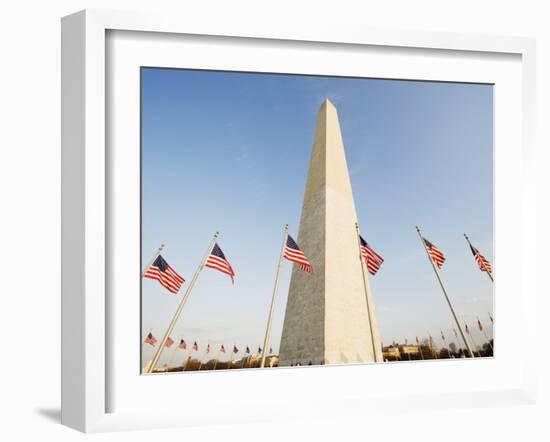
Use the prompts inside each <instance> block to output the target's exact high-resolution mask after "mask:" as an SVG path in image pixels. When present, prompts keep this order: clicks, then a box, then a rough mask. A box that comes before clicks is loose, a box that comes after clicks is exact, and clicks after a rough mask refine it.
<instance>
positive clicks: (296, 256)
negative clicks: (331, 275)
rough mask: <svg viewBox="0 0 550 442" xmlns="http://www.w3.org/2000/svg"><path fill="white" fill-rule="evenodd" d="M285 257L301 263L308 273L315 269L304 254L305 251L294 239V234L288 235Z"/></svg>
mask: <svg viewBox="0 0 550 442" xmlns="http://www.w3.org/2000/svg"><path fill="white" fill-rule="evenodd" d="M283 257H284V258H286V259H288V260H289V261H292V262H295V263H296V264H299V265H300V268H301V269H302V270H304V271H306V272H308V273H311V272H312V271H313V267H312V266H311V264H310V262H309V261H308V259H307V257H306V255H304V252H302V251H301V250H300V247H298V244H296V241H294V239H292V236H290V235H287V236H286V244H285V251H284V253H283Z"/></svg>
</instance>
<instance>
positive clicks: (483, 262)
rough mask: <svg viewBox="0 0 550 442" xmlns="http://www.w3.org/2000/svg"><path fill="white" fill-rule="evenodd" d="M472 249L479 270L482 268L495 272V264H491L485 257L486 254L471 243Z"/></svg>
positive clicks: (482, 269) (483, 270) (485, 270)
mask: <svg viewBox="0 0 550 442" xmlns="http://www.w3.org/2000/svg"><path fill="white" fill-rule="evenodd" d="M470 249H471V250H472V255H474V258H475V260H476V262H477V266H478V267H479V270H481V271H482V272H489V273H493V266H492V265H491V263H490V262H489V260H488V259H487V258H485V256H483V255H482V254H481V253H479V250H478V249H476V248H475V247H474V246H473V245H471V244H470Z"/></svg>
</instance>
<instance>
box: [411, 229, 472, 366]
mask: <svg viewBox="0 0 550 442" xmlns="http://www.w3.org/2000/svg"><path fill="white" fill-rule="evenodd" d="M416 231H417V232H418V236H419V238H420V242H421V243H422V247H424V250H425V251H426V255H428V260H429V261H430V263H431V264H432V268H433V269H434V273H435V276H436V277H437V280H438V281H439V285H440V286H441V290H443V295H445V299H446V301H447V304H448V305H449V309H450V310H451V313H452V315H453V319H454V320H455V323H456V326H457V327H458V330H459V331H460V335H461V336H462V340H463V341H464V344H466V348H467V349H468V352H469V353H470V356H471V357H472V358H474V357H475V356H474V352H473V351H472V348H471V347H470V344H469V343H468V341H467V340H466V336H465V335H464V331H463V330H462V327H461V326H460V323H459V322H458V317H457V316H456V313H455V309H454V308H453V305H452V304H451V300H450V299H449V295H448V294H447V290H445V286H444V285H443V281H442V280H441V276H439V272H438V271H437V267H436V266H435V263H434V261H433V259H432V257H431V256H430V252H428V248H427V247H426V243H425V242H424V238H423V237H422V234H421V233H420V229H419V228H418V226H416Z"/></svg>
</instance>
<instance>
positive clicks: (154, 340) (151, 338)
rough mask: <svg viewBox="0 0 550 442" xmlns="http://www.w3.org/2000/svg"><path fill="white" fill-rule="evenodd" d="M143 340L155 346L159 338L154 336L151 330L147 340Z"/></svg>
mask: <svg viewBox="0 0 550 442" xmlns="http://www.w3.org/2000/svg"><path fill="white" fill-rule="evenodd" d="M143 342H145V343H146V344H149V345H152V346H153V347H154V346H155V344H156V343H157V338H155V337H154V336H153V334H152V333H151V332H149V334H148V335H147V337H146V338H145V341H143Z"/></svg>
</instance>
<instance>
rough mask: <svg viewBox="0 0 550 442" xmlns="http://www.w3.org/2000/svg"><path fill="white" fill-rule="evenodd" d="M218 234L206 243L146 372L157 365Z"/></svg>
mask: <svg viewBox="0 0 550 442" xmlns="http://www.w3.org/2000/svg"><path fill="white" fill-rule="evenodd" d="M218 236H219V232H216V233H215V234H214V237H213V238H212V240H211V241H210V244H209V245H208V248H207V249H206V252H205V254H204V256H203V257H202V260H201V263H200V265H199V267H198V268H197V271H196V272H195V274H194V275H193V279H191V282H190V283H189V285H188V286H187V290H186V291H185V295H183V298H182V299H181V302H180V304H179V306H178V308H177V310H176V313H174V317H173V318H172V321H170V325H169V326H168V328H167V329H166V333H164V338H162V342H161V343H160V347H159V348H158V350H157V353H156V354H155V357H154V358H153V361H152V362H151V365H150V366H149V370H147V371H146V373H153V370H154V368H155V365H157V363H158V361H159V359H160V355H161V354H162V351H163V350H164V343H165V342H166V339H168V336H169V335H170V334H172V330H174V327H175V326H176V323H177V322H178V319H179V317H180V315H181V311H182V310H183V306H184V305H185V303H186V302H187V299H188V298H189V295H190V294H191V290H193V287H194V286H195V283H196V282H197V278H198V277H199V273H200V272H201V270H202V269H203V268H204V263H205V262H206V259H207V258H208V255H210V253H211V252H212V248H213V247H214V244H215V243H216V239H217V238H218Z"/></svg>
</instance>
